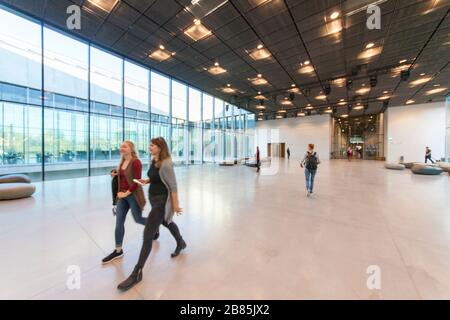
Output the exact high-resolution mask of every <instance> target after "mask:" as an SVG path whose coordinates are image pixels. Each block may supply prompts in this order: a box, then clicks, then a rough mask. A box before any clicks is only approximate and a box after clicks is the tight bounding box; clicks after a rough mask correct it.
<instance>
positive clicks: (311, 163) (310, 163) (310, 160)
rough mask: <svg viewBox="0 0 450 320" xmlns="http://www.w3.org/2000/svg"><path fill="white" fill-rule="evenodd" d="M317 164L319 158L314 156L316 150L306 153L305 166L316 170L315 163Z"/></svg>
mask: <svg viewBox="0 0 450 320" xmlns="http://www.w3.org/2000/svg"><path fill="white" fill-rule="evenodd" d="M318 164H319V159H317V157H316V152H314V153H308V155H307V156H306V160H305V167H306V169H308V170H317V165H318Z"/></svg>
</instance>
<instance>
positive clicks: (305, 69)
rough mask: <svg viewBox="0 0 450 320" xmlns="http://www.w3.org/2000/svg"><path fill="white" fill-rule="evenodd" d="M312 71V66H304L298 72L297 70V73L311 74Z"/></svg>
mask: <svg viewBox="0 0 450 320" xmlns="http://www.w3.org/2000/svg"><path fill="white" fill-rule="evenodd" d="M313 71H314V68H313V67H312V66H308V65H306V66H304V67H301V68H300V69H299V70H298V72H300V73H311V72H313Z"/></svg>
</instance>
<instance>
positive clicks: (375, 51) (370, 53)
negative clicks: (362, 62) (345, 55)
mask: <svg viewBox="0 0 450 320" xmlns="http://www.w3.org/2000/svg"><path fill="white" fill-rule="evenodd" d="M381 50H382V47H375V48H369V49H366V50H364V51H363V52H361V53H360V54H358V56H357V58H358V59H369V58H372V57H374V56H376V55H379V54H380V53H381Z"/></svg>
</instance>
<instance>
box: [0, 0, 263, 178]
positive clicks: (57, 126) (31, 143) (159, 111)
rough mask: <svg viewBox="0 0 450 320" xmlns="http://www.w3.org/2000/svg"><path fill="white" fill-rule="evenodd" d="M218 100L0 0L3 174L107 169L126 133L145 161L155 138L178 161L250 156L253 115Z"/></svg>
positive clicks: (93, 172)
mask: <svg viewBox="0 0 450 320" xmlns="http://www.w3.org/2000/svg"><path fill="white" fill-rule="evenodd" d="M11 26H13V27H11ZM225 106H226V104H225V103H224V101H223V100H221V99H219V98H217V97H214V96H211V95H208V94H206V93H203V92H201V91H199V90H197V89H194V88H191V87H188V85H187V84H184V83H181V82H178V81H175V80H172V79H171V78H169V77H167V76H164V75H162V74H160V73H158V72H156V71H154V70H150V69H149V68H146V67H143V66H140V65H138V64H135V63H133V62H131V61H128V60H126V59H124V58H123V57H120V56H117V55H114V54H112V53H110V52H107V51H105V50H102V49H100V48H98V47H95V46H93V45H92V44H90V43H87V42H83V41H80V40H79V39H77V38H76V37H73V36H69V35H67V34H65V33H64V32H60V31H59V30H57V29H54V28H52V27H48V26H46V25H43V24H42V23H40V22H36V21H35V20H33V19H31V18H28V17H25V16H23V15H19V14H16V13H14V12H13V11H11V10H9V9H8V10H5V9H3V7H2V6H1V5H0V164H1V166H0V174H9V173H26V174H28V175H30V177H31V178H32V179H33V180H41V179H46V180H48V179H62V178H71V177H80V176H88V175H97V174H98V175H103V174H108V173H109V170H110V169H112V168H115V167H117V165H118V163H119V160H120V154H119V147H120V143H121V142H122V141H123V140H124V139H128V140H132V141H133V142H134V143H135V145H136V147H137V150H138V152H139V154H140V157H141V159H142V160H143V164H144V166H145V165H147V164H148V161H146V160H147V159H148V158H149V153H148V142H149V140H150V138H152V137H157V136H162V137H164V138H165V139H166V140H167V142H168V144H169V147H170V148H171V150H172V153H173V156H174V160H175V161H176V162H177V163H180V164H196V163H202V162H216V163H217V162H220V161H222V160H224V159H228V160H235V159H236V158H241V156H242V155H244V156H245V155H248V154H250V153H253V134H254V133H253V127H254V115H253V114H247V113H246V112H244V111H243V110H241V111H239V109H238V108H237V107H236V106H232V105H229V106H228V109H227V108H226V107H225ZM252 119H253V120H252ZM241 122H243V123H244V125H242V124H241ZM252 123H253V124H252ZM241 139H243V140H244V141H243V142H242V141H241ZM250 146H251V147H250ZM250 149H251V150H252V151H251V152H250Z"/></svg>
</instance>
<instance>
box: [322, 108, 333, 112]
mask: <svg viewBox="0 0 450 320" xmlns="http://www.w3.org/2000/svg"><path fill="white" fill-rule="evenodd" d="M324 112H326V113H332V112H333V110H332V109H330V108H328V109H327V110H325V111H324Z"/></svg>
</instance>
